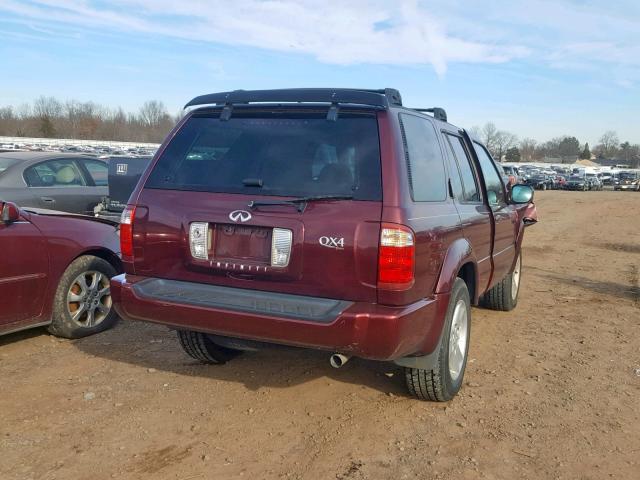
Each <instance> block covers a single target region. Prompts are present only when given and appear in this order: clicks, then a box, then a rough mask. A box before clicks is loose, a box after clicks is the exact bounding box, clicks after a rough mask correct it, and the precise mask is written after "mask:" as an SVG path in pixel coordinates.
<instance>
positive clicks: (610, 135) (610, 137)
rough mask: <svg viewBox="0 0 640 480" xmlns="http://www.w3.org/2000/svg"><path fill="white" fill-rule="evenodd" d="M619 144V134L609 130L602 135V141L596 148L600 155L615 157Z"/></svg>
mask: <svg viewBox="0 0 640 480" xmlns="http://www.w3.org/2000/svg"><path fill="white" fill-rule="evenodd" d="M619 144H620V139H618V134H617V133H616V132H614V131H613V130H607V131H606V132H604V134H603V135H602V136H601V137H600V143H599V144H598V145H596V148H595V150H596V152H598V155H599V156H600V155H601V156H604V157H613V156H615V154H616V153H617V150H618V145H619Z"/></svg>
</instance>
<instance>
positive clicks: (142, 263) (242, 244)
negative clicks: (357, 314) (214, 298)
mask: <svg viewBox="0 0 640 480" xmlns="http://www.w3.org/2000/svg"><path fill="white" fill-rule="evenodd" d="M251 200H256V196H248V195H232V194H220V193H216V194H212V193H206V192H185V191H172V190H154V189H145V190H143V192H142V193H141V196H140V198H139V199H138V206H137V208H136V215H135V236H136V243H135V244H134V258H135V271H136V274H139V275H144V276H149V277H156V278H166V279H173V280H182V281H190V282H199V283H208V284H215V285H223V286H230V287H237V288H245V289H255V290H263V291H273V292H281V293H290V294H298V295H308V296H316V297H325V298H332V299H341V300H350V301H366V302H375V301H376V277H377V256H378V239H379V236H380V217H381V202H376V201H353V200H322V201H315V202H310V203H309V204H307V207H306V208H305V209H304V211H303V212H299V211H298V210H297V209H296V208H295V207H294V206H291V205H268V206H267V205H265V206H259V207H256V208H255V209H251V208H249V207H248V204H249V202H250V201H251ZM194 224H195V225H196V226H197V227H198V228H199V230H198V231H197V232H196V231H195V230H193V229H192V225H194ZM205 230H206V240H203V241H202V242H201V244H203V245H204V247H203V248H204V249H205V250H206V254H204V255H200V257H201V258H196V257H195V256H194V253H193V249H192V243H194V242H195V243H198V240H197V238H195V237H198V238H201V237H200V236H201V235H203V234H205ZM283 232H284V234H283ZM287 232H290V237H289V235H288V234H287ZM201 240H202V238H201ZM278 242H279V243H280V245H278V246H277V247H276V251H275V252H274V251H273V250H274V246H276V245H277V244H278ZM288 243H289V244H290V250H289V257H288V258H287V259H286V265H285V264H284V263H283V264H282V265H279V266H278V265H274V264H273V263H274V262H273V261H274V256H275V255H278V254H279V253H281V254H283V253H282V252H286V249H287V246H288V245H287V244H288ZM278 249H280V250H278Z"/></svg>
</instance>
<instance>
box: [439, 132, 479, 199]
mask: <svg viewBox="0 0 640 480" xmlns="http://www.w3.org/2000/svg"><path fill="white" fill-rule="evenodd" d="M446 138H447V140H448V143H449V144H450V145H451V148H452V149H453V151H454V153H455V158H456V161H457V163H458V169H459V170H460V176H461V177H462V188H463V190H464V193H463V195H462V201H463V202H480V201H481V199H480V190H479V189H478V179H477V176H476V172H475V170H474V169H473V167H472V165H471V159H470V158H469V155H468V154H467V151H466V149H465V148H464V144H463V143H462V142H463V140H462V138H460V137H458V136H456V135H446Z"/></svg>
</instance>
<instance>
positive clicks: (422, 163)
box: [400, 114, 447, 202]
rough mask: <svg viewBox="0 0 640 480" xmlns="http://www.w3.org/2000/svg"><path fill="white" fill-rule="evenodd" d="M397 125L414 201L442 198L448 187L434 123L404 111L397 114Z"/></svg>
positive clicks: (444, 196)
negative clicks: (401, 135) (403, 148)
mask: <svg viewBox="0 0 640 480" xmlns="http://www.w3.org/2000/svg"><path fill="white" fill-rule="evenodd" d="M400 124H401V126H402V134H403V137H404V141H405V156H406V157H407V165H408V167H409V181H410V182H411V191H412V196H413V200H415V201H416V202H434V201H443V200H445V199H446V198H447V189H446V175H445V170H444V161H443V160H444V159H443V158H442V151H441V150H440V144H439V143H438V137H437V136H436V131H435V129H434V128H433V125H432V124H431V122H430V121H428V120H426V119H424V118H420V117H418V116H414V115H406V114H400Z"/></svg>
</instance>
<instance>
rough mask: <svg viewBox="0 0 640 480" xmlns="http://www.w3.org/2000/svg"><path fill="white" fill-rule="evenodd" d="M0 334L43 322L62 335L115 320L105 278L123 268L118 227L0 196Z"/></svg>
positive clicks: (99, 327) (86, 331)
mask: <svg viewBox="0 0 640 480" xmlns="http://www.w3.org/2000/svg"><path fill="white" fill-rule="evenodd" d="M0 212H2V214H1V217H0V334H5V333H10V332H15V331H18V330H23V329H26V328H30V327H36V326H42V325H48V328H49V331H50V332H51V333H53V334H55V335H60V336H62V337H67V338H78V337H83V336H85V335H90V334H92V333H96V332H99V331H102V330H105V329H107V328H109V327H111V326H112V325H113V324H114V323H115V322H116V320H117V315H116V312H115V311H114V309H113V308H112V300H111V292H110V288H109V279H110V278H111V277H112V276H114V275H116V274H117V273H119V272H120V271H121V268H122V267H121V263H120V258H119V251H120V247H119V238H118V231H117V226H116V225H115V224H113V223H111V222H108V221H100V220H97V219H93V218H92V217H86V216H81V215H74V214H68V213H62V212H55V211H51V210H38V209H21V208H18V207H17V206H16V205H15V204H14V203H10V202H3V201H1V200H0Z"/></svg>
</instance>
